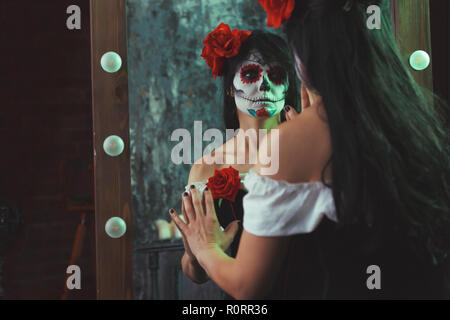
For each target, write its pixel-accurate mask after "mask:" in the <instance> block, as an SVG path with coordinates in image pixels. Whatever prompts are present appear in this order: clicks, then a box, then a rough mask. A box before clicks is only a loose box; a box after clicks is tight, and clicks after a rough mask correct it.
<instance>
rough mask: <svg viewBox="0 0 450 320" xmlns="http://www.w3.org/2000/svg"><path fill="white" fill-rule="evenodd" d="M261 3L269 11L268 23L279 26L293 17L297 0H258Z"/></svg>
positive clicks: (273, 26) (270, 25)
mask: <svg viewBox="0 0 450 320" xmlns="http://www.w3.org/2000/svg"><path fill="white" fill-rule="evenodd" d="M258 2H259V4H260V5H261V6H262V7H263V8H264V10H265V11H266V12H267V22H266V25H267V26H269V27H272V28H278V27H279V26H281V24H282V23H283V22H284V21H286V20H287V19H289V18H290V17H291V13H292V10H294V7H295V0H258Z"/></svg>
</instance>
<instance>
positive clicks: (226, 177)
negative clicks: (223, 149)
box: [206, 166, 241, 202]
mask: <svg viewBox="0 0 450 320" xmlns="http://www.w3.org/2000/svg"><path fill="white" fill-rule="evenodd" d="M206 186H207V187H208V188H209V190H211V193H212V197H213V199H227V200H230V201H231V202H234V200H235V199H236V195H237V193H238V191H239V188H240V186H241V178H239V171H238V170H236V169H234V168H233V167H231V166H230V167H229V168H224V169H222V170H214V175H213V176H212V177H210V178H209V179H208V182H207V183H206Z"/></svg>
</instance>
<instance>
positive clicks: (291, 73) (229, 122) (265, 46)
mask: <svg viewBox="0 0 450 320" xmlns="http://www.w3.org/2000/svg"><path fill="white" fill-rule="evenodd" d="M253 50H257V51H258V52H259V53H260V54H261V56H262V58H263V60H264V63H266V64H272V63H277V64H278V65H280V66H281V67H282V68H283V69H284V70H285V71H286V72H287V75H288V80H289V88H288V91H287V93H286V99H285V103H286V104H289V105H291V106H294V107H295V106H298V104H299V103H298V102H299V98H300V91H299V86H298V82H297V77H296V75H295V69H294V64H293V60H292V56H291V53H290V50H289V47H288V46H287V43H286V41H285V40H284V39H283V38H281V37H280V36H278V35H275V34H272V33H269V32H265V31H261V30H254V31H252V33H251V35H250V36H249V37H248V39H247V40H246V41H245V42H244V43H243V44H242V46H241V48H240V49H239V53H238V54H237V55H236V56H234V57H232V58H229V59H226V60H225V63H224V66H223V99H224V100H223V101H224V103H223V118H224V122H225V127H226V128H227V129H234V130H236V129H238V128H239V119H238V116H237V110H236V103H235V101H234V98H233V97H232V96H231V95H230V88H231V87H232V84H233V79H234V76H235V74H236V71H237V68H238V66H239V65H240V64H241V63H242V62H243V61H244V60H246V59H248V57H249V56H250V54H251V52H252V51H253ZM281 117H282V121H283V120H284V110H283V111H282V115H281Z"/></svg>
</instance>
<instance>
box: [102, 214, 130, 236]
mask: <svg viewBox="0 0 450 320" xmlns="http://www.w3.org/2000/svg"><path fill="white" fill-rule="evenodd" d="M105 231H106V234H107V235H108V236H110V237H111V238H114V239H117V238H120V237H121V236H123V235H124V234H125V232H126V231H127V224H126V223H125V221H123V219H122V218H119V217H112V218H110V219H109V220H108V221H106V224H105Z"/></svg>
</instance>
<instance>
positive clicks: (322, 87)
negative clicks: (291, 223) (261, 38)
mask: <svg viewBox="0 0 450 320" xmlns="http://www.w3.org/2000/svg"><path fill="white" fill-rule="evenodd" d="M351 3H353V6H351V7H350V8H349V7H348V4H351ZM346 4H347V6H346ZM372 4H375V5H379V6H380V7H381V9H382V11H381V12H382V13H381V29H373V30H371V29H369V28H368V27H367V25H366V20H367V19H368V15H367V13H366V9H367V7H368V6H369V5H372ZM344 7H346V9H347V10H344ZM284 28H285V32H286V34H287V37H288V42H289V45H290V47H291V48H292V50H294V51H295V53H296V54H297V55H298V57H299V59H300V60H301V62H302V64H303V67H304V70H305V71H306V73H307V74H306V77H304V78H305V79H307V83H305V85H306V86H307V87H308V88H309V89H311V90H313V91H315V92H316V93H317V94H319V95H320V96H321V97H322V99H323V103H324V107H325V110H326V113H327V118H328V125H329V130H330V136H331V143H332V156H331V159H330V161H329V163H330V164H331V165H332V169H333V170H332V190H333V197H334V201H335V205H336V210H337V215H338V220H339V224H338V225H339V226H341V227H343V228H344V229H345V228H346V227H348V226H352V225H353V226H358V228H359V227H361V226H362V228H364V230H365V232H366V231H367V233H366V234H367V235H373V234H377V235H378V236H377V237H378V238H383V237H384V233H385V232H386V230H387V229H389V230H391V231H389V232H391V233H397V234H401V235H405V239H406V240H407V243H408V244H410V249H412V250H413V252H415V253H416V254H418V255H420V256H421V257H424V256H427V257H429V258H431V259H432V260H433V262H434V263H437V262H440V261H442V260H444V259H445V258H446V256H447V255H448V252H449V250H450V236H449V234H450V204H449V201H450V191H449V185H448V183H449V177H450V176H449V171H450V156H449V154H450V153H449V143H448V124H446V122H445V117H444V116H443V113H442V110H445V109H443V108H440V107H438V103H437V102H438V99H437V98H436V97H433V98H432V99H431V100H430V99H428V98H427V97H426V96H425V94H424V91H423V90H422V89H421V88H420V87H419V86H418V85H417V84H416V83H415V82H414V80H413V78H412V76H411V74H410V72H409V70H408V68H407V66H406V63H404V62H403V61H402V58H401V57H400V55H399V52H398V49H397V47H396V42H395V39H394V37H393V34H392V28H391V23H390V12H389V7H388V5H387V3H385V2H383V1H381V0H379V1H376V0H375V1H369V0H365V1H364V0H359V1H358V0H354V1H345V0H296V4H295V9H294V11H293V13H292V17H291V18H290V19H289V20H288V22H287V23H286V25H285V27H284ZM302 78H303V77H302ZM444 108H447V106H444ZM322 180H323V179H322ZM370 241H372V240H370ZM355 245H356V243H355Z"/></svg>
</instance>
